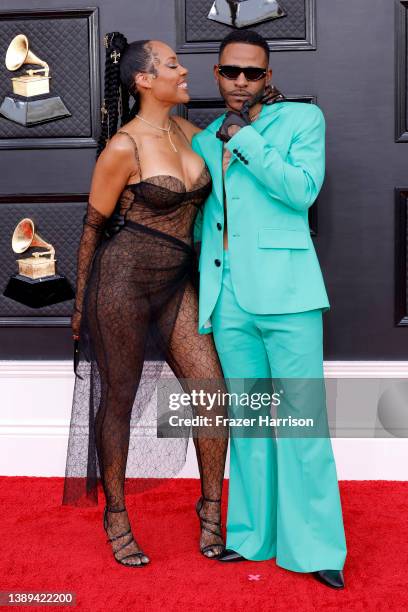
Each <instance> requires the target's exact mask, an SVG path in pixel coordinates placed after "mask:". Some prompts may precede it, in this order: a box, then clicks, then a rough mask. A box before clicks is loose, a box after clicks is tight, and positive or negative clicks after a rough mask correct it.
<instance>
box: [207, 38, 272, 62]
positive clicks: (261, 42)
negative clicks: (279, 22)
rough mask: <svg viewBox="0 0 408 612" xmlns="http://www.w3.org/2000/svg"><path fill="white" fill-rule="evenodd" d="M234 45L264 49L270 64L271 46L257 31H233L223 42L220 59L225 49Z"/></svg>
mask: <svg viewBox="0 0 408 612" xmlns="http://www.w3.org/2000/svg"><path fill="white" fill-rule="evenodd" d="M232 43H244V44H247V45H256V46H257V47H262V49H263V50H264V51H265V53H266V57H267V58H268V63H269V46H268V43H267V41H266V39H265V38H264V37H263V36H261V35H260V34H258V32H255V30H233V31H232V32H230V34H227V36H226V37H225V38H224V39H223V40H222V41H221V45H220V52H219V57H221V54H222V52H223V51H224V49H225V47H227V46H228V45H230V44H232Z"/></svg>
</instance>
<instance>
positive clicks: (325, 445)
mask: <svg viewBox="0 0 408 612" xmlns="http://www.w3.org/2000/svg"><path fill="white" fill-rule="evenodd" d="M211 321H212V326H213V335H214V341H215V345H216V348H217V351H218V354H219V357H220V361H221V365H222V368H223V372H224V376H225V378H226V379H227V384H230V383H228V380H229V379H232V380H235V381H236V380H238V379H244V378H245V379H248V378H261V379H268V378H269V379H270V378H271V377H272V379H273V380H275V377H277V378H278V379H279V378H282V379H285V380H286V379H290V378H295V379H300V378H304V379H311V378H318V379H320V381H321V384H322V385H323V386H324V377H323V342H322V340H323V333H322V311H321V310H320V309H317V310H309V311H306V312H297V313H290V314H273V315H257V314H251V313H249V312H246V311H244V310H243V309H242V308H240V306H239V304H238V303H237V301H236V298H235V295H234V290H233V286H232V281H231V275H230V268H229V260H228V251H224V268H223V280H222V287H221V291H220V295H219V298H218V301H217V304H216V307H215V309H214V312H213V314H212V318H211ZM305 404H306V412H308V406H307V404H308V402H307V400H306V401H305V399H304V397H302V396H301V395H299V396H298V398H296V397H294V398H293V401H292V403H291V404H290V406H291V413H292V416H293V412H295V413H296V411H297V412H298V416H299V415H301V414H302V411H303V412H305ZM311 408H312V412H313V411H314V412H316V410H315V407H313V406H312V407H311ZM320 409H321V408H320ZM230 411H232V412H233V411H234V408H230ZM323 411H324V414H325V417H326V418H327V413H326V404H325V400H324V401H323ZM230 416H231V414H230ZM306 416H307V415H306ZM226 545H227V548H230V549H232V550H234V551H236V552H238V553H240V554H241V555H242V556H243V557H245V558H246V559H251V560H254V561H259V560H265V559H272V558H275V559H276V564H277V565H279V566H281V567H283V568H285V569H288V570H292V571H297V572H312V571H317V570H322V569H336V570H341V569H343V566H344V561H345V558H346V553H347V549H346V541H345V533H344V526H343V518H342V509H341V500H340V494H339V487H338V480H337V472H336V465H335V461H334V456H333V450H332V445H331V440H330V435H325V436H322V437H316V436H315V437H311V436H302V435H300V436H299V437H293V436H279V434H278V435H277V436H269V437H266V436H263V437H250V436H245V435H244V436H242V434H239V435H233V434H232V433H231V437H230V484H229V498H228V513H227V542H226Z"/></svg>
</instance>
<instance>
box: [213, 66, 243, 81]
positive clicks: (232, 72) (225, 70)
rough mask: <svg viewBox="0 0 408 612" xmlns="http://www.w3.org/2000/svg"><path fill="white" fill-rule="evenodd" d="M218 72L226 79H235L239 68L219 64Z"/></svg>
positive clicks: (238, 73) (239, 70)
mask: <svg viewBox="0 0 408 612" xmlns="http://www.w3.org/2000/svg"><path fill="white" fill-rule="evenodd" d="M218 72H219V73H220V75H221V76H223V77H225V78H226V79H237V78H238V77H239V75H240V72H241V69H240V68H237V66H220V67H219V68H218Z"/></svg>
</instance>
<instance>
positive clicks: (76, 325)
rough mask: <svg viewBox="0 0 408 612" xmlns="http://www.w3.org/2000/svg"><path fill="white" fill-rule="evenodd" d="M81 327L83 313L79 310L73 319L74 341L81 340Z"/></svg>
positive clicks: (73, 315)
mask: <svg viewBox="0 0 408 612" xmlns="http://www.w3.org/2000/svg"><path fill="white" fill-rule="evenodd" d="M80 325H81V313H80V312H79V311H78V310H74V312H73V314H72V317H71V329H72V337H73V339H74V340H79V328H80Z"/></svg>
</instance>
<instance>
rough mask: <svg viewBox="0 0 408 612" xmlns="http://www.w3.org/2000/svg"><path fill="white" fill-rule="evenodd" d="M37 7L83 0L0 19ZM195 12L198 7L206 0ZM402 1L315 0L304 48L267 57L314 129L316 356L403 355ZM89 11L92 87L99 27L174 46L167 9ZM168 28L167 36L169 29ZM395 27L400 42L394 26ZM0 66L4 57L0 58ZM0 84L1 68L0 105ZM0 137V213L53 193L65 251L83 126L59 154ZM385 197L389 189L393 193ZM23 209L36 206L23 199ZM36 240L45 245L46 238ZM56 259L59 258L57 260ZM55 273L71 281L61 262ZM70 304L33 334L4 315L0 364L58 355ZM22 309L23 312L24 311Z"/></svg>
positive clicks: (203, 80) (207, 88)
mask: <svg viewBox="0 0 408 612" xmlns="http://www.w3.org/2000/svg"><path fill="white" fill-rule="evenodd" d="M187 2H188V0H187ZM202 2H204V0H202ZM45 4H46V8H47V9H52V8H55V9H60V8H64V9H77V8H81V9H82V8H84V7H85V8H86V4H84V3H82V2H78V1H75V0H70V1H68V0H67V1H65V2H63V3H61V4H60V3H59V2H56V1H55V0H48V1H47V3H44V2H37V1H31V2H21V1H19V0H13V2H11V0H9V1H4V0H2V1H0V12H3V11H9V10H13V11H15V10H18V9H28V8H29V9H30V10H33V9H38V10H40V9H44V8H45V6H44V5H45ZM207 4H208V5H209V8H210V6H211V1H208V2H207ZM296 4H297V5H299V2H296ZM311 4H313V3H311ZM406 4H407V3H405V2H401V1H398V0H394V1H392V0H388V1H387V2H384V0H354V1H353V2H348V3H344V2H338V1H337V0H316V11H315V16H314V19H315V31H316V40H315V41H313V40H312V44H310V39H309V44H306V43H305V44H304V45H303V49H302V48H299V47H301V46H302V45H298V48H297V47H296V45H293V48H291V49H290V50H283V49H282V48H279V49H278V50H273V52H272V54H271V66H272V68H273V71H274V75H273V80H274V82H275V83H276V85H277V86H278V87H279V88H281V89H282V90H283V91H284V92H285V93H286V94H287V95H290V96H294V97H303V96H306V97H309V98H312V99H315V100H316V102H317V104H318V105H319V106H320V107H321V109H322V110H323V112H324V114H325V117H326V122H327V141H326V146H327V162H326V163H327V165H326V168H327V170H326V179H325V183H324V186H323V189H322V191H321V194H320V196H319V198H318V232H317V235H316V236H314V238H313V239H314V241H315V246H316V250H317V252H318V256H319V259H320V263H321V266H322V269H323V274H324V277H325V280H326V284H327V290H328V294H329V299H330V302H331V306H332V308H331V310H330V311H329V312H328V313H327V314H326V315H325V318H324V324H325V358H326V359H345V360H353V359H357V360H358V359H373V360H377V359H378V360H382V359H389V360H398V359H406V358H407V354H408V351H407V347H408V329H407V325H406V324H405V323H406V313H407V308H406V293H407V292H406V236H407V223H406V221H407V215H406V206H407V198H406V190H408V164H407V162H408V142H405V141H404V139H403V138H401V141H400V142H397V140H398V136H399V133H396V120H397V115H398V116H399V119H400V121H399V127H400V128H401V125H403V127H404V117H405V118H406V107H405V106H404V105H405V103H406V98H405V96H404V95H403V93H404V92H401V91H398V80H397V78H396V74H397V72H398V71H397V70H396V68H398V63H397V64H396V56H398V55H399V56H400V61H401V67H402V68H403V66H404V59H406V58H404V57H403V53H404V52H405V53H406V47H405V44H404V41H402V43H401V46H400V49H401V53H400V52H399V48H397V49H396V48H395V45H396V43H397V31H398V24H399V23H400V20H399V18H398V15H400V14H402V12H403V11H405V15H406ZM291 5H292V1H291V0H282V6H283V7H284V8H285V9H286V11H287V12H288V13H289V12H290V10H291ZM93 6H95V7H97V8H98V9H99V11H98V13H99V14H98V16H97V20H98V22H99V42H98V52H99V58H98V59H99V68H98V70H99V71H100V77H101V83H102V82H103V63H104V48H103V42H102V39H103V35H104V34H105V33H106V32H107V31H113V30H119V31H121V32H123V33H124V34H125V35H126V36H127V37H128V39H129V40H136V39H138V38H145V37H147V36H149V37H151V38H158V39H162V40H165V41H166V42H168V43H169V44H171V45H172V46H174V47H175V46H176V39H177V23H176V21H177V19H176V0H149V2H148V3H146V2H142V1H138V2H135V1H134V0H115V2H109V1H100V2H98V3H94V4H93ZM3 17H4V16H3ZM401 23H402V20H401ZM405 23H406V22H405ZM0 25H1V22H0ZM178 25H179V37H180V27H182V24H181V23H180V21H179V24H178ZM400 30H401V31H400V36H401V37H404V36H405V32H404V28H401V29H400ZM314 43H315V44H316V49H315V50H314V49H312V50H310V49H309V48H308V46H309V47H310V46H313V44H314ZM67 44H68V43H67ZM184 46H185V50H184V52H183V53H180V61H181V62H182V63H184V64H185V65H186V66H187V67H188V68H189V70H190V75H189V79H190V90H191V93H192V96H193V98H197V99H203V98H214V97H217V95H218V92H217V89H216V86H215V83H214V81H213V78H212V76H211V69H212V66H213V64H214V62H215V61H216V55H215V54H214V53H213V52H208V49H207V50H206V49H201V50H197V48H193V49H191V48H190V49H188V48H187V47H188V45H184ZM37 54H38V55H40V53H39V52H38V53H37ZM40 57H41V55H40ZM44 59H47V58H46V57H44ZM87 61H88V60H87ZM0 62H1V63H3V62H4V55H3V56H2V57H0ZM401 72H403V70H402V69H401ZM5 78H6V76H5V74H4V72H2V80H3V83H2V84H1V96H2V97H3V95H4V93H5V91H4V79H5ZM95 82H97V81H95ZM403 85H404V87H405V85H406V83H404V84H403ZM98 95H99V94H98ZM98 95H97V97H98ZM97 102H98V104H99V100H97ZM399 102H400V103H401V105H402V106H403V109H402V111H401V110H399V106H398V103H399ZM401 116H402V117H403V119H402V122H401ZM93 119H95V116H93ZM94 128H95V126H94ZM402 131H404V130H402ZM400 132H401V130H400ZM0 135H1V139H0V172H1V184H0V207H1V206H4V207H8V208H7V211H9V210H13V208H12V204H13V202H14V205H21V206H22V207H23V208H22V209H21V210H31V209H32V207H31V201H30V196H35V194H58V196H59V197H56V198H55V206H62V207H64V209H65V208H66V207H67V206H68V205H69V204H70V203H72V211H73V216H72V218H71V217H70V218H69V219H70V220H69V223H68V222H67V223H68V224H67V226H64V224H65V221H66V219H67V216H66V215H65V214H62V215H61V216H60V220H61V227H60V228H59V227H58V221H56V220H55V219H54V221H53V225H52V231H51V228H50V229H49V232H50V231H51V233H52V234H56V235H57V236H58V232H61V234H62V235H63V236H64V240H63V239H62V237H60V242H61V248H62V249H66V248H67V246H66V240H65V236H66V235H67V234H68V236H69V235H71V234H74V236H73V238H72V244H75V240H76V239H77V238H78V236H79V234H78V232H79V231H80V227H79V219H80V214H79V212H80V207H81V206H83V205H84V204H83V202H82V203H81V196H79V195H78V194H86V192H87V191H88V189H89V185H90V178H91V174H92V169H93V166H94V160H95V148H94V145H93V144H92V137H93V136H94V134H93V132H92V130H90V131H89V133H87V134H84V135H83V136H84V140H83V141H81V139H79V140H77V142H76V143H72V142H71V143H68V144H67V143H66V144H65V145H64V143H61V142H60V143H59V144H56V143H55V142H54V143H52V142H51V143H50V144H49V146H42V145H41V144H38V143H37V147H39V148H32V149H27V148H21V147H20V148H8V145H7V143H6V141H5V138H4V134H2V133H1V134H0ZM68 136H69V135H68ZM79 136H81V134H79ZM85 137H86V138H85ZM43 144H44V143H43ZM33 146H35V145H33ZM397 188H398V189H399V190H401V191H396V190H397ZM6 196H7V197H6ZM11 196H14V199H13V197H11ZM27 196H28V197H27ZM40 199H41V198H40ZM51 199H52V198H51ZM82 199H83V198H82ZM33 201H34V204H35V197H34V198H33ZM10 202H11V204H10ZM39 205H40V204H39ZM41 205H42V204H41ZM46 206H47V207H49V206H50V203H49V202H48V203H46ZM2 210H3V211H4V212H5V211H6V208H3V209H0V216H1V215H3V214H4V213H3V212H2ZM23 216H24V215H23ZM51 216H52V215H51ZM40 219H41V217H40ZM17 220H18V219H17ZM73 220H74V221H75V224H76V225H75V231H74V232H73V229H72V223H73ZM11 225H12V224H11ZM39 231H40V230H39ZM0 232H1V240H0V246H1V249H2V251H1V259H2V276H4V277H5V278H6V277H8V276H9V275H10V274H12V273H13V272H14V271H15V270H14V260H15V259H16V257H14V254H13V253H12V251H11V248H10V247H9V246H8V247H7V244H9V242H8V241H9V238H10V237H11V236H10V228H9V227H8V224H7V222H5V223H2V225H1V229H0ZM5 232H6V234H5ZM40 233H41V232H40ZM44 238H45V239H46V240H47V239H49V240H50V241H51V242H52V240H54V241H55V242H56V243H58V238H54V235H52V236H50V235H49V234H48V235H44ZM7 248H8V249H9V250H8V251H7ZM60 251H61V249H60ZM65 252H66V251H63V252H61V255H62V260H63V257H64V256H65V255H64V253H65ZM57 256H58V251H57ZM63 267H64V266H63V261H62V268H63ZM60 271H61V272H65V273H66V274H67V276H69V275H70V274H71V277H70V278H72V270H71V269H70V268H69V266H68V269H67V270H63V269H60ZM1 290H3V288H1ZM4 299H5V298H4ZM70 306H71V303H67V304H65V306H64V307H61V308H60V309H59V310H58V311H56V314H55V320H54V322H55V325H57V326H49V321H50V319H49V318H48V319H44V318H42V317H44V316H47V317H49V316H50V313H48V314H47V313H43V314H42V317H37V321H36V323H37V324H36V325H34V324H33V323H32V322H31V323H30V322H29V321H28V320H27V319H25V320H24V321H23V320H21V319H20V320H18V317H16V316H15V317H14V318H13V316H11V315H12V313H11V315H10V312H8V311H7V307H3V310H0V323H1V324H0V359H70V358H71V352H72V341H71V333H70V329H69V327H68V326H67V318H66V316H67V313H68V312H69V310H70ZM1 308H2V306H1V304H0V309H1ZM64 308H65V310H64ZM20 314H21V313H20ZM23 314H24V316H27V311H26V310H25V312H24V313H23ZM37 314H38V313H37ZM51 315H52V311H51ZM40 319H41V320H40ZM38 323H39V324H38Z"/></svg>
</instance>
